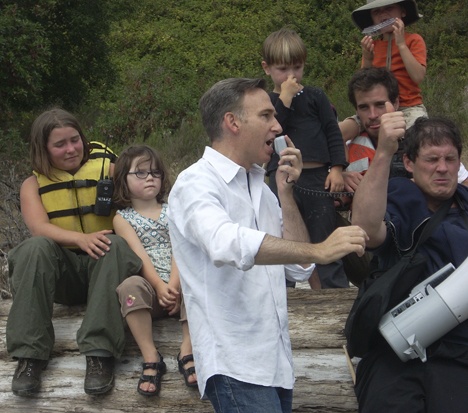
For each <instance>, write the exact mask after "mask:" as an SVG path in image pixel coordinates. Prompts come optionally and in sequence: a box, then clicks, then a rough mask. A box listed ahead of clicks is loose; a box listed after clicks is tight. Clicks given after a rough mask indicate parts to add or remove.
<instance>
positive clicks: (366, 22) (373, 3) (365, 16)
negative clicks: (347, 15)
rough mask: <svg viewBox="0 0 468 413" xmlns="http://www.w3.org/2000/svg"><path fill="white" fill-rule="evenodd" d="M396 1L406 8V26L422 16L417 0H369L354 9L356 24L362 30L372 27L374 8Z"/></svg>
mask: <svg viewBox="0 0 468 413" xmlns="http://www.w3.org/2000/svg"><path fill="white" fill-rule="evenodd" d="M395 3H400V5H401V6H402V7H403V8H404V9H405V12H406V16H405V17H402V20H403V23H405V26H409V25H410V24H412V23H415V22H417V21H418V20H419V18H420V17H422V16H421V15H420V14H419V13H418V6H417V5H416V1H415V0H367V4H365V5H364V6H362V7H359V8H358V9H356V10H354V11H353V12H352V13H351V17H352V18H353V21H354V24H355V25H356V26H357V27H359V28H360V29H361V31H362V30H364V29H365V28H366V27H370V26H372V25H373V24H374V22H373V21H372V16H371V13H370V11H371V10H372V9H376V8H377V7H385V6H388V5H390V4H395Z"/></svg>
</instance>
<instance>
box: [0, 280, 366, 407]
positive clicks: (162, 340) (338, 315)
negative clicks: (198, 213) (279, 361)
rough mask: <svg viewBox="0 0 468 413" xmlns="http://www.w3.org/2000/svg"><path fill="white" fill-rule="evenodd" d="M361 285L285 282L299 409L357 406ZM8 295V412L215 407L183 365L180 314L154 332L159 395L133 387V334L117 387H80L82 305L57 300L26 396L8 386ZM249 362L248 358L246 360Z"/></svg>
mask: <svg viewBox="0 0 468 413" xmlns="http://www.w3.org/2000/svg"><path fill="white" fill-rule="evenodd" d="M355 296H356V289H355V288H350V289H344V290H323V291H313V290H310V289H288V308H289V323H290V331H291V342H292V346H293V354H294V363H295V372H296V384H295V389H294V401H293V411H294V412H322V413H331V412H341V413H355V412H356V411H357V403H356V398H355V395H354V391H353V384H352V379H351V374H350V371H349V368H348V365H347V362H346V357H345V354H344V351H343V348H342V346H343V344H344V343H345V340H344V335H343V326H344V323H345V320H346V316H347V313H348V312H349V309H350V307H351V305H352V302H353V300H354V298H355ZM10 306H11V300H0V406H1V411H2V412H3V413H13V412H14V413H22V412H25V413H26V412H28V413H31V412H40V413H50V412H89V413H97V412H100V413H122V412H137V413H139V412H142V413H143V412H145V413H146V412H148V411H158V412H161V413H165V412H174V413H175V412H178V413H184V412H187V413H188V412H200V413H203V412H212V411H213V409H212V407H211V404H210V403H209V402H208V401H202V400H200V397H199V394H198V391H196V390H193V389H188V388H187V387H185V385H184V381H183V378H182V376H181V375H180V374H179V373H178V369H177V363H176V355H177V353H178V350H179V345H180V340H181V337H182V334H181V330H180V325H179V323H178V321H177V320H176V319H173V318H169V319H164V320H157V321H155V322H154V328H153V331H154V339H155V342H156V344H157V346H158V349H159V350H160V351H161V353H162V354H163V356H164V360H165V361H166V363H167V367H168V372H167V374H166V375H164V376H163V382H162V390H161V393H160V396H159V397H152V398H145V397H143V396H141V395H139V394H138V393H137V392H136V385H137V381H138V377H139V375H140V363H141V360H140V354H139V350H138V347H137V346H136V344H135V342H134V340H133V338H132V337H131V334H130V333H128V341H127V346H126V350H125V354H124V356H123V358H122V359H121V360H120V361H119V362H118V363H117V366H116V381H115V388H114V390H113V391H111V392H110V393H109V394H108V395H104V396H88V395H86V394H85V393H84V391H83V380H84V374H85V358H84V356H82V355H80V353H79V352H78V348H77V345H76V341H75V335H76V331H77V330H78V327H79V325H80V323H81V319H82V316H83V311H84V307H83V306H77V307H66V306H59V305H57V306H56V307H55V308H54V320H53V323H54V327H55V332H56V343H55V347H54V352H53V358H52V359H51V361H50V363H49V366H48V367H47V369H46V371H45V372H44V373H43V375H42V388H41V391H40V392H39V393H38V394H37V395H36V396H34V397H31V398H23V397H17V396H14V395H13V393H12V392H11V379H12V375H13V372H14V369H15V367H16V362H15V361H13V360H12V359H11V358H10V357H9V356H8V354H7V352H6V343H5V326H6V320H7V316H8V312H9V309H10ZM248 367H249V366H246V368H248Z"/></svg>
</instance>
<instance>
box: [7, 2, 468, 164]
mask: <svg viewBox="0 0 468 413" xmlns="http://www.w3.org/2000/svg"><path fill="white" fill-rule="evenodd" d="M363 3H364V0H344V1H325V0H308V1H306V2H298V1H296V0H276V1H272V2H269V3H268V4H265V2H264V1H260V0H250V1H249V0H231V1H228V2H226V1H224V2H221V1H218V0H211V1H209V0H190V1H189V0H158V1H154V0H141V1H139V2H128V1H125V0H102V1H99V2H96V1H94V0H83V1H79V2H77V1H72V0H61V1H59V0H42V1H40V2H34V1H32V0H23V1H22V2H16V1H3V2H2V4H3V7H2V14H1V15H0V63H2V64H1V65H0V98H1V99H0V122H1V123H0V130H2V131H3V132H2V133H3V135H1V136H0V139H6V138H5V137H6V136H13V137H15V139H16V136H20V137H21V140H22V141H24V140H25V136H26V135H27V125H29V124H30V123H28V122H30V120H31V119H32V118H33V117H34V116H35V115H37V113H38V112H39V111H40V110H42V108H43V107H47V106H50V105H51V104H61V105H63V106H64V107H65V108H68V109H70V110H73V111H74V112H76V113H77V114H78V115H79V116H80V118H81V119H85V120H86V122H85V125H86V127H87V128H89V134H90V135H91V136H92V137H94V138H97V139H100V140H102V139H103V136H104V135H105V134H107V133H110V134H112V135H113V136H114V138H115V144H117V145H119V146H123V145H125V144H127V143H130V142H132V141H135V140H139V141H148V142H149V141H151V140H153V139H155V137H156V136H157V137H158V139H162V140H171V141H174V140H177V139H179V138H181V136H180V134H179V133H178V132H177V131H178V130H179V128H182V127H183V125H187V124H192V123H193V122H197V106H198V100H199V98H200V96H201V95H202V94H203V92H204V91H205V90H207V89H208V87H209V86H211V85H212V84H213V83H215V82H216V81H218V80H220V79H222V78H226V77H238V76H245V77H260V76H264V73H263V71H262V69H261V65H260V63H261V59H262V58H261V55H260V50H261V45H262V42H263V40H264V39H265V38H266V36H267V35H268V34H269V33H271V32H272V31H274V30H277V29H279V28H280V27H283V26H289V27H291V28H293V29H295V30H296V31H298V33H299V34H300V35H301V36H302V38H303V39H304V41H305V43H306V45H307V48H308V59H307V62H306V72H305V76H304V80H303V83H304V84H310V85H316V86H319V87H322V88H323V89H324V90H325V91H326V93H327V95H328V96H329V98H330V100H331V101H332V102H333V103H334V105H335V106H336V108H337V110H338V113H339V115H340V118H344V117H345V116H348V115H350V114H352V113H353V111H354V110H353V108H352V107H351V105H350V104H349V102H348V101H347V96H346V89H347V83H348V80H349V78H350V77H351V75H352V74H353V72H354V71H355V70H356V69H357V68H358V67H359V66H360V59H361V48H360V44H359V43H360V39H361V34H360V33H359V30H358V29H357V28H356V27H355V26H354V25H353V23H352V20H351V12H352V10H354V9H355V8H357V7H359V6H360V5H362V4H363ZM464 3H465V2H464V1H462V0H434V1H431V2H422V1H419V4H418V6H419V10H420V12H421V13H422V14H423V15H424V18H423V19H421V20H420V21H419V22H418V23H417V24H415V25H414V26H412V27H410V28H409V29H408V30H409V31H413V30H414V31H416V32H418V33H420V34H421V35H422V36H423V37H424V38H425V40H426V43H427V48H428V58H429V59H428V71H427V76H426V80H425V81H424V82H423V84H422V88H423V94H424V101H425V104H426V106H427V107H428V110H429V113H430V114H431V113H438V114H440V113H443V114H449V115H450V116H451V117H453V118H455V120H457V122H459V123H460V125H461V126H462V129H468V120H467V116H466V100H467V97H466V93H467V92H466V91H464V88H465V86H466V85H467V84H468V74H467V71H468V65H467V53H468V36H467V29H466V24H465V22H466V21H467V17H468V16H467V13H468V12H467V10H468V9H467V8H466V7H465V4H464ZM184 127H185V126H184ZM182 129H183V128H182ZM2 136H3V137H2ZM202 139H203V138H202ZM157 142H158V145H161V144H162V141H161V142H160V141H157ZM17 146H20V145H17ZM13 147H14V146H13ZM13 147H12V148H11V149H13ZM173 150H174V151H175V152H176V153H177V155H176V156H178V157H180V154H179V153H178V152H177V151H176V149H173ZM2 151H3V148H2Z"/></svg>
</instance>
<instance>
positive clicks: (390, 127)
mask: <svg viewBox="0 0 468 413" xmlns="http://www.w3.org/2000/svg"><path fill="white" fill-rule="evenodd" d="M385 108H386V110H387V113H384V114H383V115H382V116H381V117H380V129H379V144H378V146H377V151H379V152H381V153H385V154H386V155H389V156H393V154H394V153H395V152H396V151H397V150H398V141H399V140H401V139H403V138H404V136H405V131H406V121H405V116H404V115H403V112H400V111H397V112H395V108H394V107H393V105H392V104H391V103H390V102H385Z"/></svg>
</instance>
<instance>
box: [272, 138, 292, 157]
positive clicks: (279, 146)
mask: <svg viewBox="0 0 468 413" xmlns="http://www.w3.org/2000/svg"><path fill="white" fill-rule="evenodd" d="M273 145H274V146H275V152H276V153H277V154H278V155H280V152H281V151H282V150H283V149H286V148H287V147H288V144H287V143H286V138H285V137H284V135H281V136H278V137H277V138H275V140H274V141H273ZM280 156H281V155H280Z"/></svg>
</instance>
